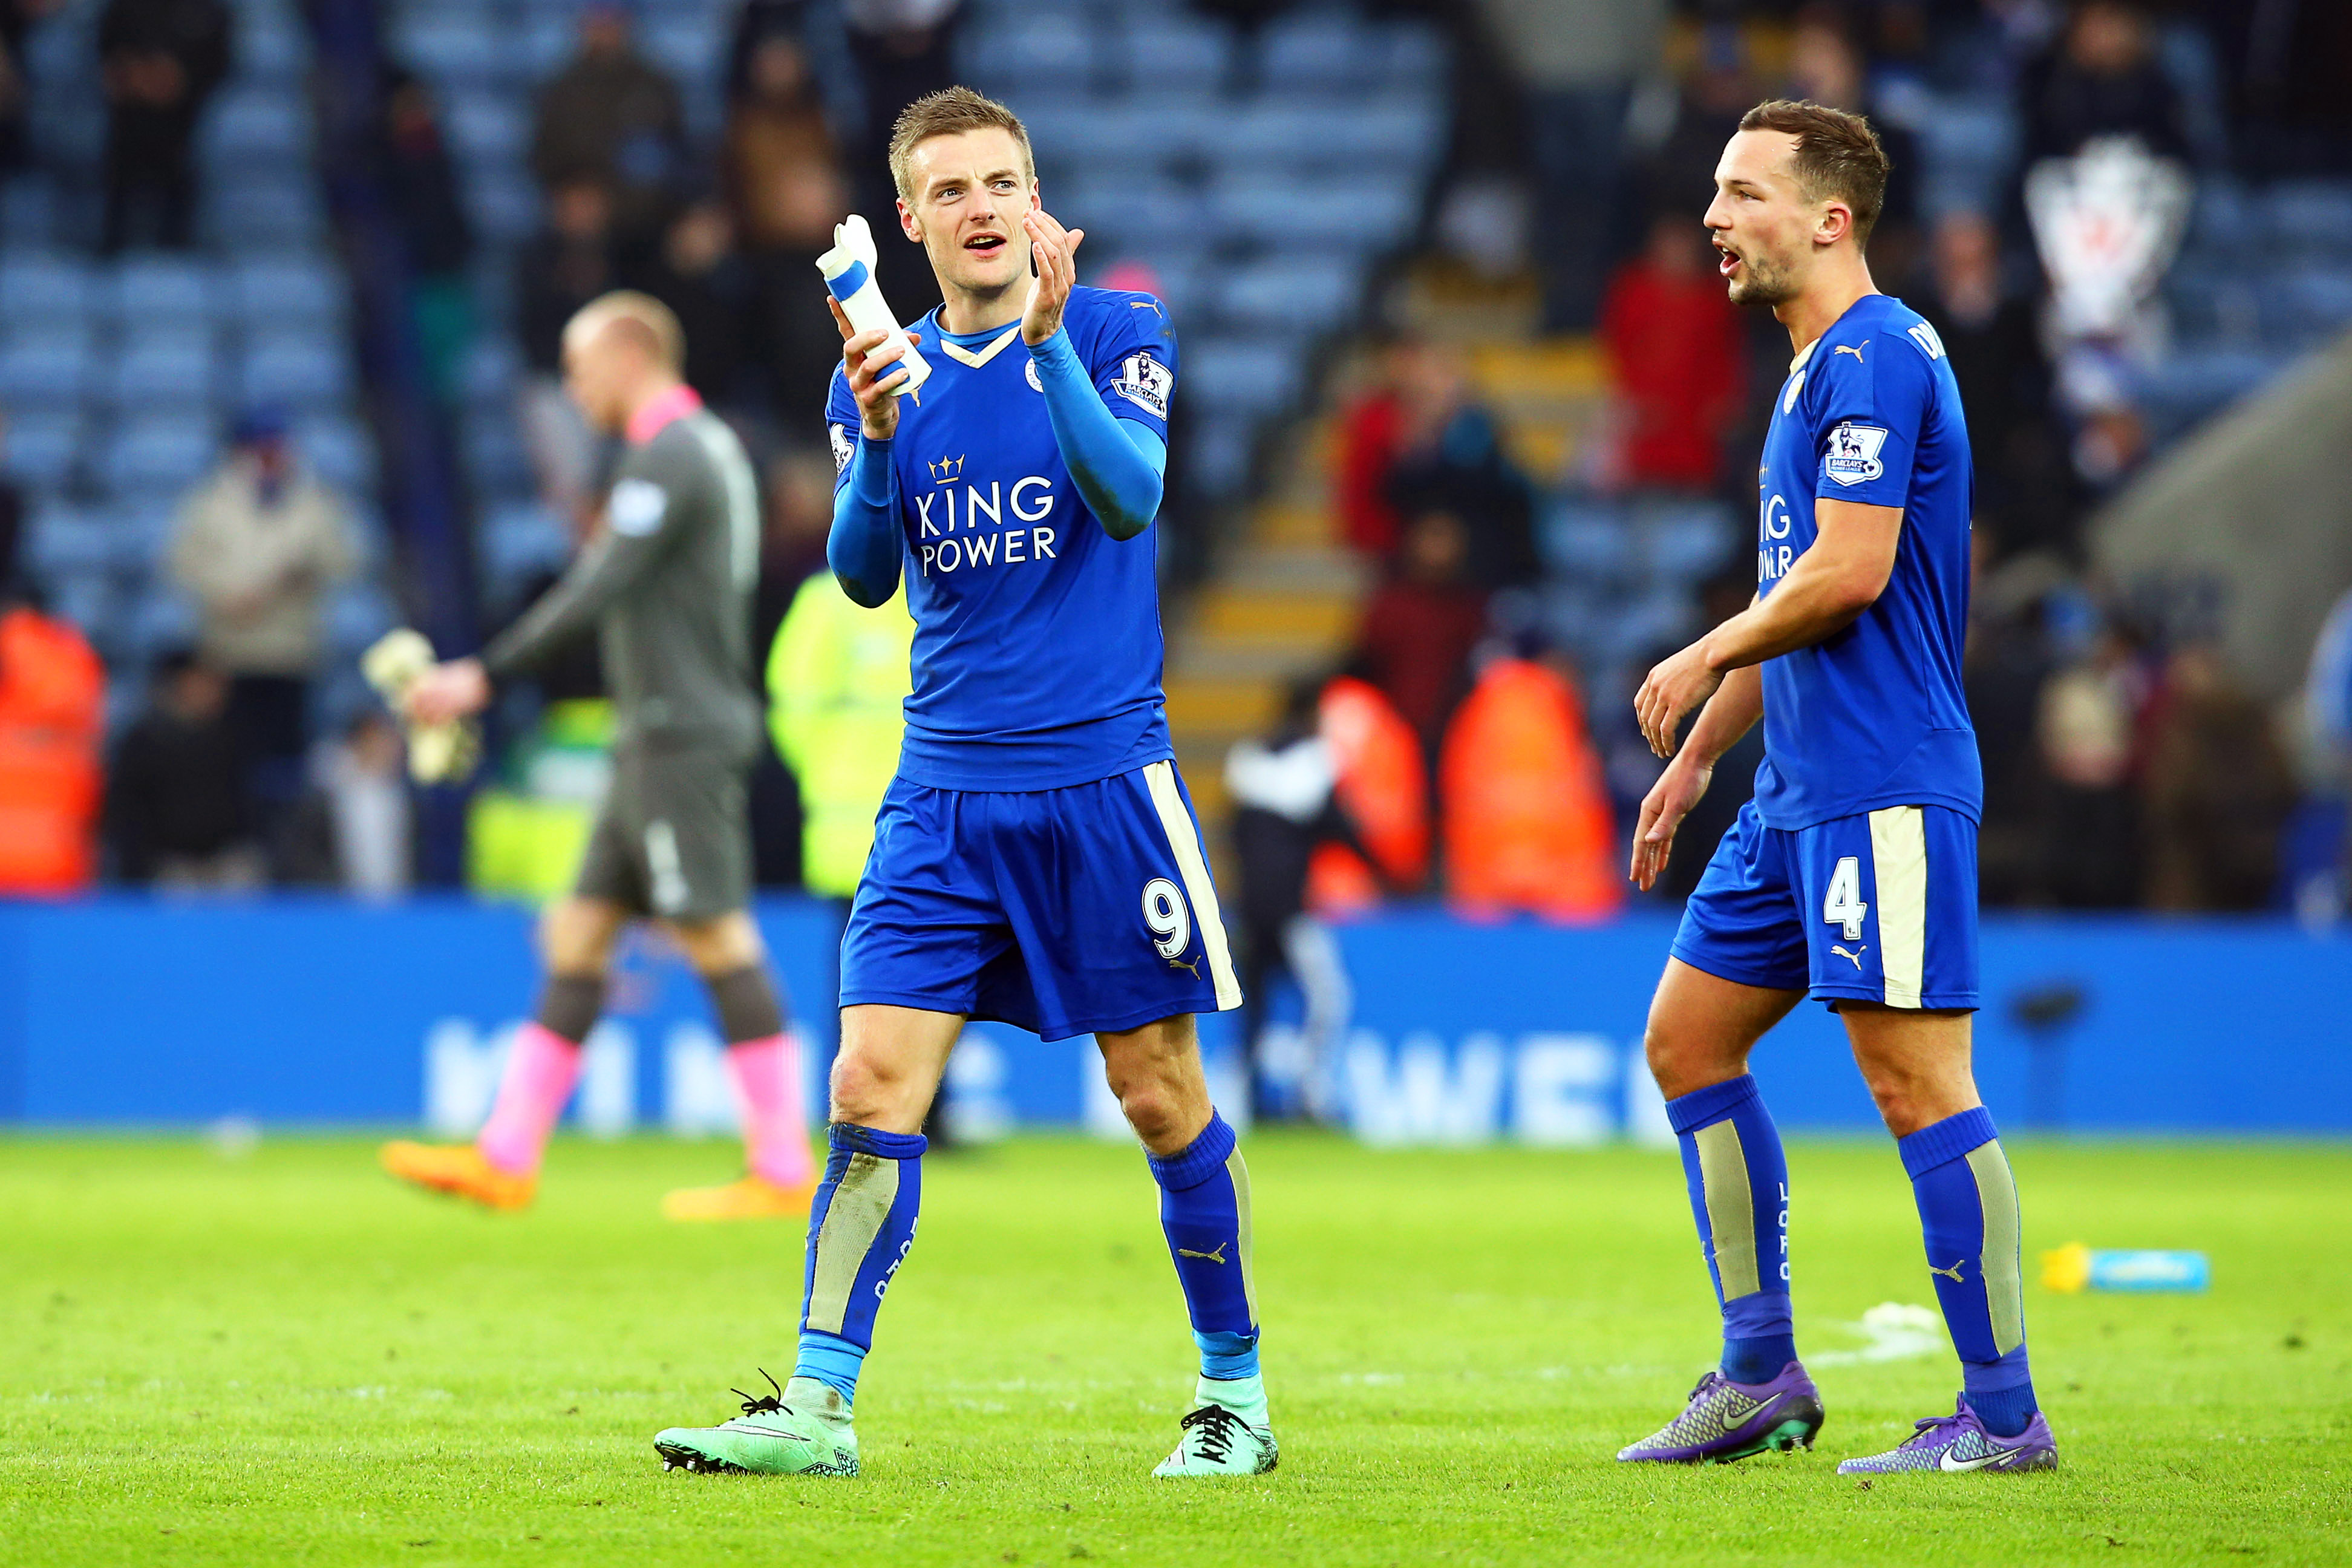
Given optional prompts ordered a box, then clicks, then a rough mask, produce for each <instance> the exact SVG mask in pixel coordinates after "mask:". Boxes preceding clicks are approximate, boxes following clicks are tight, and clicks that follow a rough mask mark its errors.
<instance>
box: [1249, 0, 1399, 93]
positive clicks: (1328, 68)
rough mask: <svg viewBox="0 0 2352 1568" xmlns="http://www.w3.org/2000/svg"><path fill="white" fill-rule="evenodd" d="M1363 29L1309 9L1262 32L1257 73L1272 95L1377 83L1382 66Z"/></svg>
mask: <svg viewBox="0 0 2352 1568" xmlns="http://www.w3.org/2000/svg"><path fill="white" fill-rule="evenodd" d="M1367 34H1368V29H1367V28H1366V27H1365V26H1363V25H1362V24H1360V23H1359V22H1356V21H1354V20H1352V19H1351V18H1349V17H1348V16H1343V15H1340V14H1338V13H1334V12H1328V11H1308V12H1305V13H1302V14H1301V15H1298V16H1293V17H1287V18H1285V19H1284V20H1282V21H1279V22H1276V24H1275V25H1274V26H1270V27H1268V28H1266V30H1265V37H1264V41H1263V42H1262V43H1261V44H1260V46H1259V47H1260V51H1261V52H1260V54H1259V57H1258V59H1259V65H1258V69H1259V72H1260V74H1261V76H1262V78H1263V79H1264V80H1265V85H1266V87H1267V89H1269V90H1271V91H1275V92H1291V91H1297V90H1301V89H1306V90H1322V91H1332V90H1343V89H1362V88H1368V87H1373V86H1377V85H1379V82H1380V72H1381V66H1382V64H1383V63H1384V62H1383V61H1382V60H1381V58H1380V56H1379V54H1378V52H1376V48H1375V47H1371V46H1370V39H1369V38H1368V37H1367Z"/></svg>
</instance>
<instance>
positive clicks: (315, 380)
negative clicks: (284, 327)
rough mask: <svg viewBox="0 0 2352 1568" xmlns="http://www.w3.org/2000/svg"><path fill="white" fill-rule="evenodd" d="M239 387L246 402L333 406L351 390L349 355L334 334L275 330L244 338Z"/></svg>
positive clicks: (343, 400)
mask: <svg viewBox="0 0 2352 1568" xmlns="http://www.w3.org/2000/svg"><path fill="white" fill-rule="evenodd" d="M237 385H238V392H239V394H240V395H241V396H242V397H243V398H244V400H245V401H246V402H247V403H248V404H252V403H275V404H282V405H286V406H288V407H291V408H303V409H308V410H313V411H315V410H317V409H319V408H320V407H322V406H323V407H328V408H336V407H340V406H341V405H344V404H346V403H348V402H349V401H350V400H351V395H352V363H351V355H350V354H349V353H347V352H346V351H345V349H344V346H343V344H342V343H341V342H340V341H338V340H335V339H331V338H327V337H322V336H320V335H319V334H316V333H302V334H299V335H298V334H294V333H280V334H272V335H270V336H268V337H257V338H254V339H251V340H249V341H248V342H247V345H246V351H245V363H244V364H243V365H242V366H241V367H240V374H239V376H238V383H237Z"/></svg>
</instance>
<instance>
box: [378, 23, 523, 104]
mask: <svg viewBox="0 0 2352 1568" xmlns="http://www.w3.org/2000/svg"><path fill="white" fill-rule="evenodd" d="M391 44H392V53H393V55H394V58H398V59H400V60H402V61H404V63H406V64H407V65H408V66H410V67H411V68H414V69H415V71H416V73H417V74H418V75H420V76H424V77H427V78H430V79H433V80H435V81H439V82H446V83H450V84H452V85H455V84H458V83H473V82H482V81H488V80H493V79H496V78H497V77H499V75H500V74H501V73H502V70H503V68H504V67H505V62H506V60H507V58H508V51H507V50H505V49H502V48H501V47H499V39H498V37H497V29H496V28H495V27H494V26H492V23H491V18H489V17H488V16H485V15H483V8H482V7H479V6H468V5H447V6H441V5H436V6H425V5H411V6H409V7H407V8H406V9H405V11H404V13H403V14H402V15H401V16H399V18H398V19H397V21H396V22H395V23H394V26H393V28H392V37H391Z"/></svg>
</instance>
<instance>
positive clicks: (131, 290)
mask: <svg viewBox="0 0 2352 1568" xmlns="http://www.w3.org/2000/svg"><path fill="white" fill-rule="evenodd" d="M101 278H102V279H103V280H102V282H101V284H100V289H101V292H102V295H103V298H104V300H105V302H106V304H107V305H108V306H109V307H110V314H111V315H112V316H113V317H114V318H115V320H116V321H120V322H121V326H122V331H123V332H124V334H125V335H126V336H128V335H130V334H131V333H134V332H139V331H146V330H148V329H150V328H152V327H163V328H167V329H174V330H181V331H184V330H186V329H187V328H189V327H192V326H202V325H204V324H205V322H207V321H210V320H211V319H212V313H213V309H214V305H215V300H216V298H217V295H218V283H219V279H218V278H217V277H216V276H215V273H214V271H213V269H212V268H211V267H209V266H207V265H205V263H203V262H199V261H193V260H187V259H184V258H175V257H163V256H146V257H137V258H132V259H131V260H128V261H124V262H122V263H121V264H120V265H119V266H117V267H116V268H115V269H114V273H113V276H112V277H111V278H103V275H101Z"/></svg>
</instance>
